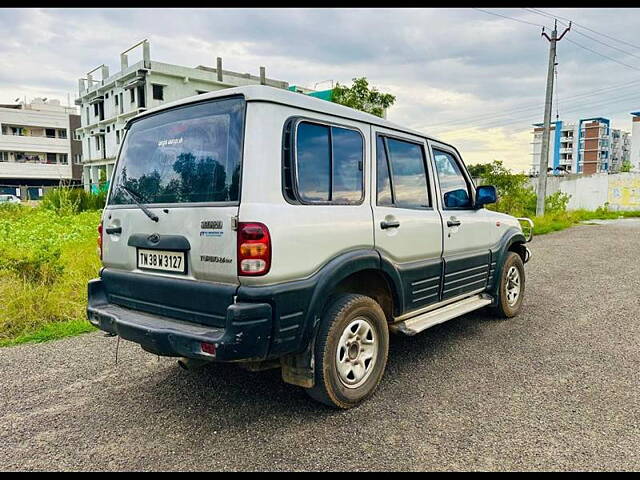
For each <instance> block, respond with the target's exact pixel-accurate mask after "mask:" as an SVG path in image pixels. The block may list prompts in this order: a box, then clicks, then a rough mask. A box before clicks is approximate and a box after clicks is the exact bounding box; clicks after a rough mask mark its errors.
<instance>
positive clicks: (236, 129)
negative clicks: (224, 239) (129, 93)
mask: <svg viewBox="0 0 640 480" xmlns="http://www.w3.org/2000/svg"><path fill="white" fill-rule="evenodd" d="M244 108H245V102H244V99H243V98H241V97H231V98H227V99H222V100H214V101H210V102H203V103H198V104H194V105H189V106H186V107H181V108H176V109H172V110H167V111H165V112H162V113H159V114H156V115H151V116H149V117H145V118H142V119H140V120H136V121H134V122H133V123H132V124H131V127H130V128H129V132H128V133H127V135H126V137H125V141H124V144H123V145H122V150H121V152H120V157H119V159H118V164H117V166H116V172H115V175H114V177H113V186H112V188H111V195H110V198H109V204H111V205H124V204H131V203H135V202H134V201H133V199H132V197H131V195H127V193H125V192H124V191H123V190H124V189H121V188H118V186H124V187H126V190H128V192H129V193H133V194H134V195H135V196H137V197H138V200H139V201H141V202H144V203H147V204H155V203H190V202H235V201H237V200H238V198H239V197H238V196H239V185H240V165H241V157H242V138H243V130H244Z"/></svg>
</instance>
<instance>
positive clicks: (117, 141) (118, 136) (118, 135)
mask: <svg viewBox="0 0 640 480" xmlns="http://www.w3.org/2000/svg"><path fill="white" fill-rule="evenodd" d="M116 143H117V144H118V145H119V144H120V130H116Z"/></svg>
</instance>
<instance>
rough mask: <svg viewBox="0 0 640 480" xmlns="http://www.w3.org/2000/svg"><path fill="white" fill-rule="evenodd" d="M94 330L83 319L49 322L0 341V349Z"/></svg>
mask: <svg viewBox="0 0 640 480" xmlns="http://www.w3.org/2000/svg"><path fill="white" fill-rule="evenodd" d="M94 330H96V328H95V327H94V326H93V325H91V324H90V323H89V321H88V320H85V319H75V320H67V321H64V322H51V323H46V324H44V325H43V326H42V327H41V328H39V329H38V330H35V331H33V332H31V333H25V334H23V335H19V336H17V337H14V338H9V339H5V340H0V347H13V346H16V345H22V344H24V343H40V342H46V341H48V340H56V339H59V338H64V337H71V336H74V335H79V334H81V333H88V332H92V331H94Z"/></svg>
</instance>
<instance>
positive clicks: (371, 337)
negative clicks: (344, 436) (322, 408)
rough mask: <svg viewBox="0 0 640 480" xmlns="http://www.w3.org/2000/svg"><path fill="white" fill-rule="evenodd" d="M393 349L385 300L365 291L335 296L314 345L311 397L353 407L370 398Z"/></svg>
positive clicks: (338, 406)
mask: <svg viewBox="0 0 640 480" xmlns="http://www.w3.org/2000/svg"><path fill="white" fill-rule="evenodd" d="M388 352H389V331H388V329H387V320H386V317H385V314H384V312H383V311H382V308H380V305H378V303H377V302H376V301H375V300H373V299H372V298H370V297H366V296H364V295H355V294H345V295H341V296H339V297H337V298H336V299H334V300H333V301H332V302H331V304H330V305H329V306H328V308H327V309H326V310H325V313H324V315H323V318H322V322H321V324H320V328H319V331H318V336H317V338H316V343H315V349H314V360H315V372H316V373H315V385H314V386H313V387H312V388H309V389H307V393H308V394H309V396H311V398H313V399H315V400H317V401H319V402H322V403H324V404H325V405H329V406H332V407H336V408H343V409H347V408H352V407H355V406H357V405H359V404H360V403H362V402H363V401H365V400H366V399H367V398H369V397H370V396H371V395H372V394H373V392H374V391H375V389H376V388H377V386H378V384H379V383H380V379H381V378H382V375H383V373H384V369H385V366H386V363H387V354H388Z"/></svg>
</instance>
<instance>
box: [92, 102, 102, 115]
mask: <svg viewBox="0 0 640 480" xmlns="http://www.w3.org/2000/svg"><path fill="white" fill-rule="evenodd" d="M93 115H94V116H95V117H97V116H98V115H100V107H99V106H98V104H97V103H94V104H93Z"/></svg>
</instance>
